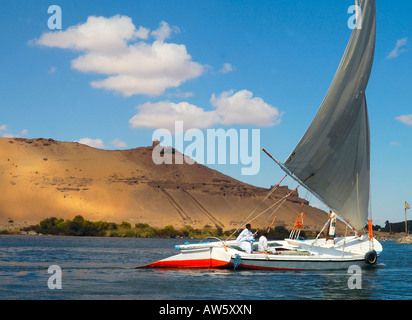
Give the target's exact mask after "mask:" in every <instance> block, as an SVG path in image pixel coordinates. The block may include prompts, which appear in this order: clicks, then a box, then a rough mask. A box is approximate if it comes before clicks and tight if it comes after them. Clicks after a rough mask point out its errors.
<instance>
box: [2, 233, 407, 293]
mask: <svg viewBox="0 0 412 320" xmlns="http://www.w3.org/2000/svg"><path fill="white" fill-rule="evenodd" d="M182 242H184V241H183V240H177V239H135V238H89V237H85V238H83V237H30V236H0V299H3V300H4V299H13V300H17V299H139V300H143V299H148V300H159V299H162V300H166V299H172V300H187V299H190V300H193V299H195V300H197V299H202V300H203V299H207V300H228V299H230V300H238V299H242V300H251V299H252V300H263V299H264V300H268V299H276V300H279V299H322V300H324V299H372V300H379V299H384V300H392V299H397V300H399V299H402V300H405V299H407V300H410V299H412V277H411V274H412V273H411V271H412V245H406V244H396V243H394V242H391V241H387V242H383V243H382V245H383V254H382V255H381V257H380V258H379V260H378V265H377V266H376V267H373V268H370V269H366V270H363V271H362V289H349V288H348V280H349V277H350V276H351V274H348V273H347V271H346V270H341V271H327V272H318V271H233V270H148V269H135V267H136V266H140V265H144V264H147V263H150V262H153V261H156V260H159V259H162V258H165V257H167V256H170V255H172V254H176V253H177V251H176V250H174V245H175V244H180V243H182ZM51 265H57V266H59V267H60V268H61V270H62V289H60V290H58V289H55V290H51V289H49V287H48V280H49V277H50V276H51V274H49V273H48V272H47V270H48V268H49V267H50V266H51ZM242 288H248V290H241V289H242Z"/></svg>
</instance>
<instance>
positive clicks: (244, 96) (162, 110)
mask: <svg viewBox="0 0 412 320" xmlns="http://www.w3.org/2000/svg"><path fill="white" fill-rule="evenodd" d="M210 101H211V103H212V105H213V106H214V107H215V108H216V109H215V110H212V111H206V110H205V109H203V108H200V107H198V106H195V105H192V104H189V103H188V102H180V103H172V102H169V101H160V102H157V103H151V102H146V103H145V104H142V105H139V106H138V107H137V109H138V113H137V114H136V115H135V116H134V117H133V118H131V119H130V120H129V123H130V124H131V126H132V127H133V128H142V127H144V128H156V129H159V128H165V129H168V130H170V131H174V127H175V121H183V123H184V128H185V130H186V129H190V128H199V129H204V128H210V127H213V126H215V125H217V124H223V125H231V124H243V125H256V126H273V125H276V124H278V123H279V122H280V114H279V111H278V109H277V108H275V107H272V106H270V105H269V104H267V103H266V102H264V101H263V99H261V98H258V97H253V93H252V92H250V91H247V90H241V91H238V92H236V93H233V91H227V92H223V93H222V94H221V95H220V96H219V97H216V96H215V94H213V95H212V98H211V100H210Z"/></svg>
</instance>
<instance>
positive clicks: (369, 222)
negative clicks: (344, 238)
mask: <svg viewBox="0 0 412 320" xmlns="http://www.w3.org/2000/svg"><path fill="white" fill-rule="evenodd" d="M368 230H369V240H372V239H373V227H372V219H368Z"/></svg>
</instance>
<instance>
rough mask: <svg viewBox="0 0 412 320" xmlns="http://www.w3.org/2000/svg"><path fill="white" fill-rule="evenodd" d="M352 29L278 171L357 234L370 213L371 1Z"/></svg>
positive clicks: (365, 0)
mask: <svg viewBox="0 0 412 320" xmlns="http://www.w3.org/2000/svg"><path fill="white" fill-rule="evenodd" d="M360 7H361V10H362V25H361V29H358V28H355V29H354V30H353V33H352V35H351V38H350V40H349V44H348V46H347V48H346V51H345V54H344V56H343V58H342V61H341V63H340V65H339V68H338V71H337V73H336V75H335V77H334V79H333V81H332V84H331V86H330V88H329V91H328V93H327V94H326V97H325V99H324V101H323V102H322V105H321V106H320V108H319V111H318V113H317V114H316V116H315V118H314V119H313V121H312V123H311V125H310V127H309V128H308V130H307V132H306V133H305V135H304V136H303V138H302V139H301V141H300V142H299V144H298V145H297V147H296V148H295V150H294V151H293V152H292V154H291V155H290V156H289V157H288V159H287V160H286V162H285V163H284V164H281V166H282V167H283V168H284V169H285V170H286V171H289V173H291V174H292V175H293V176H294V177H295V178H296V179H297V180H298V181H299V182H300V183H302V184H303V185H304V186H305V187H306V188H308V189H309V190H310V191H311V192H313V193H314V194H315V195H317V196H318V197H319V198H320V199H321V200H322V201H323V202H324V203H325V204H326V205H328V206H329V207H330V208H331V209H333V210H334V211H335V212H336V213H337V214H338V215H340V216H341V217H342V218H344V219H345V220H346V219H347V218H349V223H350V224H351V225H352V226H353V227H354V228H356V229H357V230H359V229H361V228H363V227H364V226H365V224H366V221H367V217H368V211H369V210H368V209H369V187H370V137H369V120H368V110H367V105H366V96H365V90H366V87H367V84H368V81H369V76H370V73H371V69H372V62H373V57H374V51H375V35H376V13H375V0H360Z"/></svg>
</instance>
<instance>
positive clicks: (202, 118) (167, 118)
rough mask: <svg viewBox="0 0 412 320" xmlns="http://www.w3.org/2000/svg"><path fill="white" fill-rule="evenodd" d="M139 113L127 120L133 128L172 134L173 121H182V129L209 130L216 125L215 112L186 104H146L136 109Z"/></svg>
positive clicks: (161, 102) (217, 118)
mask: <svg viewBox="0 0 412 320" xmlns="http://www.w3.org/2000/svg"><path fill="white" fill-rule="evenodd" d="M137 108H138V110H139V112H138V113H137V114H136V115H135V116H134V117H133V118H131V119H130V120H129V123H130V124H131V126H132V127H133V128H140V127H145V128H165V129H168V130H170V131H172V132H174V128H175V121H183V123H184V128H185V129H190V128H209V127H211V126H213V125H214V124H216V123H218V121H219V117H218V115H217V114H216V111H205V110H204V109H202V108H199V107H197V106H195V105H192V104H190V103H188V102H180V103H173V102H169V101H160V102H157V103H151V102H146V103H145V104H142V105H140V106H138V107H137Z"/></svg>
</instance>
